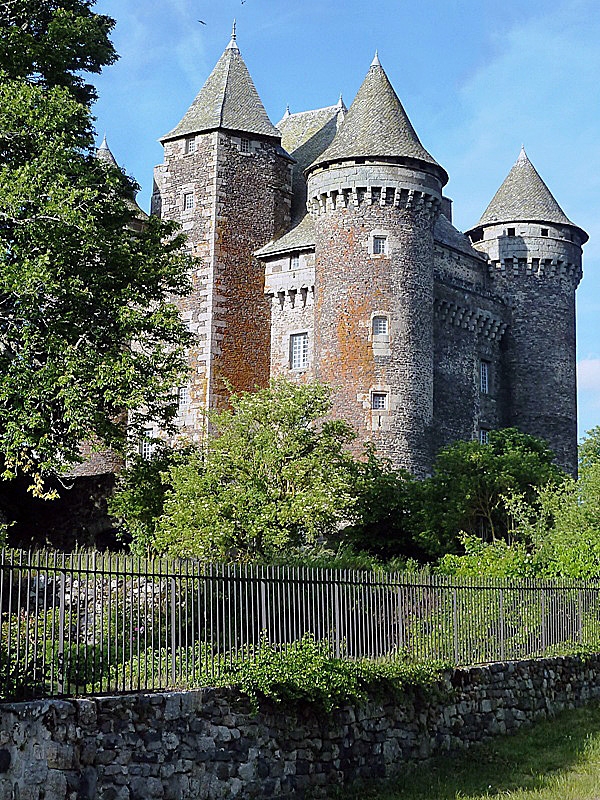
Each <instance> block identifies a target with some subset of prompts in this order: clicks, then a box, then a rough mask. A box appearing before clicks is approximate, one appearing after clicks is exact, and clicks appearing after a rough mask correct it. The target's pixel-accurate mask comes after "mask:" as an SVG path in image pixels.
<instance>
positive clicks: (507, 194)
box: [475, 147, 573, 228]
mask: <svg viewBox="0 0 600 800" xmlns="http://www.w3.org/2000/svg"><path fill="white" fill-rule="evenodd" d="M499 222H557V223H559V224H562V225H573V223H572V222H571V220H570V219H569V218H568V217H567V216H566V214H565V213H564V211H563V210H562V208H561V207H560V206H559V205H558V203H557V202H556V200H555V199H554V197H553V196H552V192H551V191H550V189H548V187H547V186H546V184H545V183H544V181H543V180H542V179H541V177H540V176H539V174H538V172H537V170H536V168H535V167H534V166H533V164H532V163H531V161H530V160H529V158H528V157H527V153H526V152H525V148H523V147H522V148H521V152H520V153H519V157H518V159H517V160H516V162H515V164H514V166H513V168H512V169H511V171H510V172H509V173H508V175H507V176H506V178H505V180H504V183H503V184H502V186H501V187H500V188H499V189H498V191H497V192H496V194H495V195H494V197H493V198H492V201H491V203H490V204H489V206H488V207H487V208H486V210H485V211H484V212H483V216H482V217H481V219H480V220H479V222H478V223H477V225H475V228H479V227H481V226H482V225H491V224H495V223H499Z"/></svg>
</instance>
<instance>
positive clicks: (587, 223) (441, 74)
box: [94, 0, 600, 435]
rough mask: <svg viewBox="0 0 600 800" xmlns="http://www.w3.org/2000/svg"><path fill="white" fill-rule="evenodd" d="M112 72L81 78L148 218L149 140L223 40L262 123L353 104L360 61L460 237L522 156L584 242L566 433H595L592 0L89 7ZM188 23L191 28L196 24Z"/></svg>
mask: <svg viewBox="0 0 600 800" xmlns="http://www.w3.org/2000/svg"><path fill="white" fill-rule="evenodd" d="M95 9H96V11H98V12H99V13H104V14H108V15H109V16H111V17H113V18H114V19H116V21H117V25H116V27H115V30H114V33H113V41H114V43H115V46H116V49H117V51H118V52H119V54H120V56H121V57H120V60H119V61H118V62H117V63H116V64H115V65H113V66H111V67H109V68H107V69H105V70H104V72H103V73H102V74H101V75H100V76H98V77H97V78H95V79H94V83H95V84H96V86H97V89H98V92H99V95H100V97H99V100H98V102H97V103H96V105H95V107H94V113H95V116H96V118H97V121H96V130H97V132H98V136H99V140H100V139H101V138H102V135H103V134H104V133H106V136H107V139H108V143H109V146H110V148H111V150H112V152H113V154H114V156H115V158H116V159H117V161H118V162H119V163H120V165H121V166H122V167H124V169H125V170H126V171H127V172H128V174H130V175H132V176H134V177H135V179H136V180H137V182H138V183H139V185H140V187H141V190H140V194H139V196H138V201H139V203H140V205H141V206H142V208H144V209H145V210H149V202H150V195H151V192H152V170H153V167H154V165H155V164H158V163H161V162H162V147H161V145H160V144H159V143H158V141H157V140H158V138H159V137H160V136H162V135H164V134H165V133H167V132H168V131H170V130H171V129H172V128H173V127H174V126H175V125H176V124H177V123H178V122H179V120H180V119H181V117H182V116H183V115H184V113H185V111H186V110H187V109H188V107H189V106H190V104H191V102H192V100H193V99H194V97H195V95H196V94H197V92H198V91H199V90H200V88H201V87H202V85H203V83H204V81H205V80H206V78H207V77H208V75H209V73H210V72H211V70H212V68H213V67H214V65H215V63H216V62H217V60H218V59H219V57H220V56H221V54H222V52H223V50H224V49H225V47H226V46H227V43H228V42H229V39H230V35H231V28H232V22H233V19H234V18H235V19H236V20H237V42H238V45H239V47H240V50H241V53H242V56H243V58H244V60H245V62H246V65H247V66H248V69H249V71H250V74H251V75H252V78H253V80H254V83H255V85H256V88H257V90H258V93H259V95H260V97H261V99H262V101H263V104H264V106H265V108H266V110H267V113H268V114H269V117H270V119H271V121H272V122H273V123H274V124H277V122H278V121H279V120H280V119H281V117H282V116H283V114H284V112H285V109H286V106H288V105H289V107H290V110H291V111H292V112H296V111H304V110H307V109H311V108H320V107H323V106H328V105H333V104H335V103H336V102H337V100H338V97H339V95H340V93H341V94H342V96H343V98H344V101H345V103H346V105H347V106H349V105H350V103H351V102H352V100H353V98H354V95H355V94H356V92H357V90H358V88H359V86H360V84H361V83H362V80H363V79H364V77H365V75H366V73H367V71H368V69H369V65H370V63H371V61H372V59H373V55H374V53H375V50H378V53H379V58H380V61H381V63H382V66H383V67H384V69H385V70H386V72H387V74H388V77H389V78H390V80H391V82H392V84H393V86H394V88H395V89H396V92H397V94H398V95H399V97H400V99H401V101H402V103H403V105H404V108H405V109H406V111H407V113H408V115H409V117H410V119H411V121H412V123H413V125H414V127H415V129H416V131H417V133H418V135H419V138H420V139H421V142H422V143H423V145H424V146H425V147H426V148H427V150H428V151H429V152H430V153H431V154H432V155H433V157H434V158H435V159H436V160H437V161H438V162H439V163H440V164H442V166H444V167H445V169H446V170H447V171H448V173H449V174H450V182H449V184H448V186H447V187H446V189H445V193H446V194H447V195H448V196H449V197H451V198H452V200H453V201H454V224H455V225H456V226H457V227H458V228H460V229H461V230H467V229H468V228H469V227H471V226H472V225H474V224H475V223H476V222H477V220H478V219H479V217H480V216H481V214H482V213H483V211H484V210H485V208H486V206H487V204H488V203H489V201H490V200H491V198H492V197H493V195H494V193H495V191H496V189H498V187H499V186H500V184H501V183H502V181H503V180H504V178H505V177H506V175H507V174H508V172H509V170H510V168H511V167H512V165H513V164H514V162H515V161H516V159H517V156H518V154H519V150H520V148H521V145H522V144H523V145H524V146H525V149H526V151H527V154H528V156H529V158H530V159H531V161H532V162H533V164H534V166H535V167H536V169H537V170H538V172H539V173H540V175H541V176H542V178H543V179H544V180H545V182H546V183H547V185H548V187H549V188H550V190H551V191H552V193H553V194H554V196H555V198H556V199H557V201H558V203H559V204H560V206H561V207H562V208H563V210H564V212H565V213H566V214H567V216H568V217H569V218H570V219H571V220H572V222H574V223H575V224H576V225H578V226H579V227H581V228H583V229H584V230H586V231H587V232H588V234H589V235H590V241H589V242H588V244H586V245H585V247H584V279H583V281H582V283H581V285H580V287H579V290H578V294H577V326H578V327H577V335H578V356H577V358H578V382H579V392H578V395H579V398H578V403H579V431H580V435H583V434H584V432H585V431H587V430H589V429H591V428H592V427H594V426H596V425H600V135H599V129H600V3H599V2H598V0H537V1H536V0H502V2H498V0H428V2H425V3H423V2H420V1H419V0H369V1H368V2H365V0H296V2H294V1H293V0H143V2H140V0H97V2H96V6H95ZM199 20H202V22H203V23H204V24H202V23H201V22H200V21H199Z"/></svg>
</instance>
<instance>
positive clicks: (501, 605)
mask: <svg viewBox="0 0 600 800" xmlns="http://www.w3.org/2000/svg"><path fill="white" fill-rule="evenodd" d="M499 591H500V593H499V595H498V608H499V612H500V660H501V661H506V653H505V650H504V637H505V633H504V590H503V588H502V587H500V590H499Z"/></svg>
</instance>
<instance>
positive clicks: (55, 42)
mask: <svg viewBox="0 0 600 800" xmlns="http://www.w3.org/2000/svg"><path fill="white" fill-rule="evenodd" d="M91 5H92V3H91V2H83V0H81V1H78V0H69V2H60V3H59V2H53V0H44V1H43V2H42V1H41V0H40V1H39V2H38V1H37V0H29V1H28V2H26V1H25V0H12V1H11V0H9V1H8V2H5V3H4V4H2V5H0V10H1V16H0V58H1V60H0V70H2V71H0V458H1V459H2V470H3V475H4V477H5V478H10V477H12V476H14V475H15V474H16V473H17V472H19V471H22V472H29V473H30V474H33V475H34V476H36V481H37V483H36V485H38V487H39V485H40V483H41V481H42V479H43V477H44V476H47V475H51V474H56V473H60V472H61V471H63V470H64V469H65V466H66V465H68V464H69V463H72V462H74V461H77V460H78V458H79V449H80V444H81V442H83V441H94V442H95V443H96V444H97V446H98V447H106V446H109V447H113V448H115V449H117V450H123V449H124V448H125V446H126V443H127V439H126V433H125V426H124V420H125V419H126V416H127V414H128V413H129V415H130V419H131V424H132V430H133V431H134V432H135V430H136V429H137V430H139V429H141V428H142V427H143V426H144V425H146V424H147V422H148V421H149V420H151V421H153V422H154V421H163V422H164V423H165V424H167V423H168V420H169V419H170V418H171V417H172V416H173V415H174V413H175V407H176V402H175V397H174V396H173V392H172V387H173V386H175V385H177V383H178V381H179V377H178V376H179V374H180V372H181V371H182V369H183V368H184V359H183V355H182V348H183V346H184V345H185V343H187V341H188V338H189V337H188V334H187V332H186V329H185V327H184V326H183V324H182V322H181V321H180V318H179V315H178V313H177V310H176V308H175V306H174V305H172V304H171V302H170V298H171V297H172V296H173V295H178V294H183V293H185V292H186V291H187V287H188V279H187V275H188V270H189V267H190V260H189V258H188V257H187V256H186V255H185V252H184V240H183V238H182V237H181V236H180V235H178V234H177V233H176V229H175V226H174V225H173V224H170V223H163V222H161V221H159V220H157V219H155V218H151V219H150V220H148V222H147V223H146V224H145V225H144V226H143V229H142V230H141V231H138V232H136V233H133V231H132V230H131V227H132V223H133V221H134V215H135V209H136V207H135V204H134V202H133V199H134V196H135V191H136V189H137V187H136V185H135V183H134V182H133V181H132V180H131V179H129V178H127V177H126V176H125V175H124V174H123V173H122V172H121V171H120V170H119V169H117V168H115V167H112V166H110V165H107V164H105V163H103V162H101V161H99V160H98V159H97V158H95V150H94V143H93V129H92V122H91V116H90V110H89V108H88V106H87V105H86V104H85V103H82V102H80V100H81V99H83V100H86V101H87V100H89V98H90V97H91V96H93V90H92V88H91V87H89V86H87V85H86V84H85V83H84V82H83V80H82V79H81V78H80V77H79V76H78V75H77V74H76V73H77V71H78V70H80V69H87V70H93V71H98V70H99V69H100V68H101V66H102V65H103V64H105V63H110V61H112V60H114V51H113V50H112V45H111V44H110V41H109V40H108V36H107V34H108V31H110V28H111V27H112V21H111V20H108V18H104V17H97V16H96V15H93V14H92V13H91V11H90V7H91ZM21 45H22V46H23V48H24V49H23V50H22V51H21V50H19V51H18V52H17V53H15V52H13V49H14V48H17V49H18V48H19V47H21ZM136 227H137V228H139V227H140V226H139V225H137V226H136Z"/></svg>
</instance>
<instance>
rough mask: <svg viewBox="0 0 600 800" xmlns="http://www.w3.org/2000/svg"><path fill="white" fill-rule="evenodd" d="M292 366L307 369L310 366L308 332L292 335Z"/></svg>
mask: <svg viewBox="0 0 600 800" xmlns="http://www.w3.org/2000/svg"><path fill="white" fill-rule="evenodd" d="M290 367H291V368H292V369H306V368H307V367H308V333H307V332H306V331H305V332H303V333H293V334H292V335H291V336H290Z"/></svg>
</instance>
